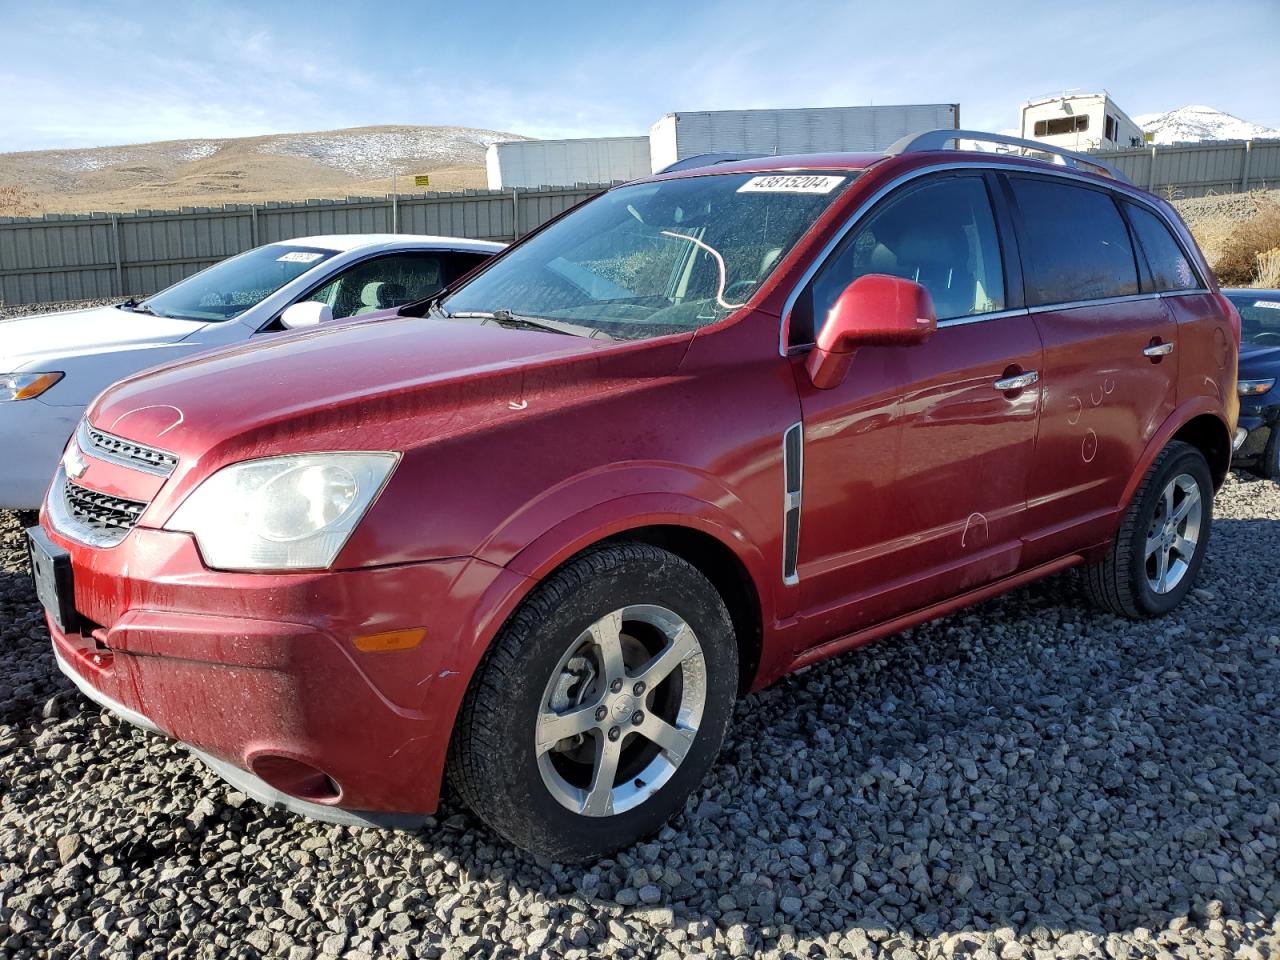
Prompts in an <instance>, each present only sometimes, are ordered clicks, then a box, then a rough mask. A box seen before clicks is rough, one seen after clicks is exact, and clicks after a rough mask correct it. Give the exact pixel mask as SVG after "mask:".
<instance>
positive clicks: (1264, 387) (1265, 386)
mask: <svg viewBox="0 0 1280 960" xmlns="http://www.w3.org/2000/svg"><path fill="white" fill-rule="evenodd" d="M1275 385H1276V378H1275V377H1272V378H1271V379H1270V380H1241V381H1240V382H1239V383H1237V384H1236V389H1237V390H1239V391H1240V396H1242V397H1260V396H1262V395H1263V394H1264V393H1266V392H1267V391H1268V390H1270V389H1271V388H1272V387H1274V386H1275Z"/></svg>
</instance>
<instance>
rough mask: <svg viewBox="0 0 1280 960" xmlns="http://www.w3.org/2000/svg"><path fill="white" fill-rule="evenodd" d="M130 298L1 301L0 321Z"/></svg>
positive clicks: (82, 308) (118, 301)
mask: <svg viewBox="0 0 1280 960" xmlns="http://www.w3.org/2000/svg"><path fill="white" fill-rule="evenodd" d="M127 299H129V298H128V297H99V298H98V299H96V300H67V301H65V302H63V303H27V304H6V303H4V302H3V301H0V320H16V319H17V318H18V317H33V316H35V315H36V314H39V313H56V312H58V311H61V310H84V309H85V308H87V307H105V306H108V305H110V304H113V303H120V302H122V301H124V300H127Z"/></svg>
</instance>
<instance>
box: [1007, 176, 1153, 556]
mask: <svg viewBox="0 0 1280 960" xmlns="http://www.w3.org/2000/svg"><path fill="white" fill-rule="evenodd" d="M1006 183H1007V186H1008V190H1009V195H1010V197H1011V200H1012V201H1013V205H1014V209H1015V214H1016V217H1017V222H1018V227H1019V247H1020V249H1021V251H1022V263H1023V272H1024V281H1025V288H1026V297H1027V305H1028V306H1029V308H1030V310H1031V314H1032V316H1033V317H1034V319H1035V324H1036V327H1037V329H1038V330H1039V331H1040V337H1041V339H1042V341H1043V342H1044V367H1043V370H1042V371H1041V372H1042V377H1041V388H1042V394H1041V402H1042V404H1043V406H1042V410H1041V417H1040V433H1039V438H1038V441H1037V445H1036V456H1035V460H1034V463H1033V465H1032V468H1031V473H1030V477H1029V481H1028V490H1027V498H1028V514H1027V523H1028V543H1027V552H1026V557H1025V562H1026V564H1027V565H1035V564H1038V563H1042V562H1045V561H1048V560H1052V559H1055V558H1057V557H1059V556H1061V555H1063V554H1064V553H1069V552H1071V551H1073V550H1077V549H1081V548H1083V547H1086V546H1090V545H1092V544H1094V543H1098V542H1101V541H1103V540H1105V539H1107V538H1108V537H1109V536H1111V534H1112V533H1114V527H1115V523H1114V519H1115V511H1116V509H1117V507H1118V506H1119V504H1120V501H1121V498H1122V497H1123V494H1124V489H1125V486H1126V485H1127V484H1128V481H1129V479H1130V477H1131V476H1132V475H1133V471H1134V470H1135V468H1136V466H1137V463H1138V461H1139V458H1140V457H1141V454H1142V452H1143V450H1144V449H1145V448H1146V446H1147V443H1148V441H1149V440H1150V439H1151V437H1152V435H1153V434H1155V432H1156V431H1157V430H1158V429H1159V428H1160V426H1161V425H1162V424H1163V423H1164V421H1165V419H1166V418H1167V417H1168V416H1169V414H1170V413H1171V412H1172V411H1173V408H1174V406H1175V404H1176V400H1177V379H1178V354H1177V349H1176V348H1177V339H1178V333H1177V324H1176V323H1174V321H1173V319H1172V317H1171V316H1170V314H1169V312H1168V310H1166V308H1165V305H1164V303H1163V301H1162V300H1161V298H1160V296H1159V295H1158V294H1157V293H1156V292H1154V291H1153V290H1151V289H1150V282H1149V278H1148V277H1147V270H1146V266H1145V262H1144V261H1143V259H1142V257H1141V255H1140V253H1139V251H1138V250H1137V249H1136V248H1135V245H1134V242H1133V239H1132V237H1131V234H1130V229H1129V226H1128V224H1127V222H1126V220H1125V217H1124V215H1123V213H1122V211H1121V208H1120V206H1119V201H1118V198H1117V197H1116V196H1115V195H1114V194H1113V193H1112V192H1111V191H1110V190H1107V189H1106V188H1104V187H1101V186H1095V185H1093V184H1091V183H1087V182H1084V181H1079V180H1072V179H1067V178H1064V177H1056V176H1051V175H1045V176H1035V175H1022V174H1019V175H1014V176H1009V177H1008V178H1007V179H1006Z"/></svg>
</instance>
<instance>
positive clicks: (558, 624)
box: [449, 543, 738, 861]
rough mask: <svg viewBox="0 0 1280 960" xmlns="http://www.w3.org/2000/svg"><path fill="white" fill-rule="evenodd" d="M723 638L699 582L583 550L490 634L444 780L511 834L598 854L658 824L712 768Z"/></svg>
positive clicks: (647, 560)
mask: <svg viewBox="0 0 1280 960" xmlns="http://www.w3.org/2000/svg"><path fill="white" fill-rule="evenodd" d="M737 683H738V661H737V643H736V641H735V639H734V634H733V627H732V625H731V622H730V619H729V614H728V611H727V610H726V609H725V606H724V603H723V601H722V600H721V598H720V596H719V594H718V593H717V592H716V590H715V588H714V587H713V586H712V585H711V583H710V581H708V580H707V579H706V577H704V576H703V575H702V574H701V573H700V572H699V571H698V570H697V569H696V568H694V567H693V566H692V565H690V564H689V563H687V562H686V561H684V560H682V559H681V558H679V557H677V556H675V555H674V554H671V553H669V552H667V551H665V550H661V549H659V548H657V547H653V546H650V545H647V544H640V543H623V544H613V545H609V546H606V547H601V548H597V549H594V550H592V551H589V552H587V553H585V554H583V555H581V556H580V557H578V558H577V559H575V560H573V561H571V562H570V563H569V564H567V565H566V566H564V567H562V568H561V569H560V570H558V571H557V572H556V573H555V574H553V575H552V576H551V577H550V578H548V580H547V581H546V582H545V583H543V584H542V585H540V586H539V587H538V588H537V589H536V590H535V591H534V592H533V594H532V595H531V596H530V597H529V599H528V600H526V601H525V603H524V604H523V605H522V606H521V608H520V609H519V610H518V611H517V612H516V614H515V615H514V616H513V617H512V619H511V620H510V622H508V624H507V625H506V626H505V627H504V628H503V630H502V632H501V633H500V634H499V635H498V637H497V638H496V639H495V641H494V644H493V647H492V648H491V649H490V651H489V652H488V653H487V654H486V657H485V660H484V662H483V663H482V664H481V666H480V668H479V670H478V671H477V673H476V676H475V678H474V679H473V681H472V684H471V687H470V689H469V690H468V692H467V696H466V699H465V701H464V703H463V707H462V711H461V714H460V716H459V720H458V724H457V726H456V729H455V732H454V737H453V741H452V743H451V746H450V757H449V777H450V780H451V782H452V783H453V785H454V787H455V788H456V789H457V790H458V792H459V793H460V794H461V795H462V798H463V800H464V801H465V802H466V804H467V805H468V806H469V807H470V808H471V810H472V811H473V812H474V813H475V814H476V815H477V816H478V817H479V818H480V819H481V820H483V821H484V822H485V823H486V824H488V825H489V826H490V827H491V828H492V829H493V830H494V831H496V832H497V833H499V834H501V835H502V836H503V837H505V838H506V839H507V840H508V841H510V842H511V843H514V844H516V845H517V846H520V847H523V848H525V849H526V850H529V851H530V852H532V853H535V854H537V855H540V856H544V857H548V858H550V859H553V860H561V861H577V860H585V859H591V858H595V857H599V856H603V855H605V854H607V853H610V852H612V851H614V850H616V849H618V848H620V847H624V846H627V845H628V844H631V843H634V842H635V841H637V840H639V839H641V838H643V837H645V836H648V835H649V834H651V833H653V832H654V831H656V830H657V829H659V828H660V827H661V826H662V825H663V824H664V823H665V822H666V821H667V819H668V818H669V817H671V816H672V815H673V814H674V813H675V812H676V811H677V810H679V809H680V807H681V806H682V805H683V803H684V801H685V799H686V798H687V797H688V795H689V794H690V793H691V792H692V791H693V790H694V789H695V788H696V787H697V786H698V784H699V783H700V782H701V781H702V779H703V778H704V777H705V775H706V773H707V771H708V770H709V769H710V767H711V764H712V762H713V761H714V759H715V756H716V754H717V753H718V752H719V750H720V745H721V743H722V742H723V739H724V733H725V729H726V727H727V725H728V721H729V716H730V714H731V712H732V709H733V701H734V697H735V694H736V690H737Z"/></svg>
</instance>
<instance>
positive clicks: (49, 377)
mask: <svg viewBox="0 0 1280 960" xmlns="http://www.w3.org/2000/svg"><path fill="white" fill-rule="evenodd" d="M62 376H63V375H62V374H61V373H59V372H54V373H0V402H3V401H5V400H31V399H33V398H35V397H38V396H40V394H42V393H44V392H45V391H46V390H48V389H49V388H50V387H52V386H53V385H54V384H55V383H57V382H58V381H59V380H61V379H62Z"/></svg>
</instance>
